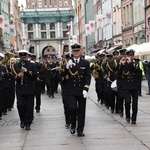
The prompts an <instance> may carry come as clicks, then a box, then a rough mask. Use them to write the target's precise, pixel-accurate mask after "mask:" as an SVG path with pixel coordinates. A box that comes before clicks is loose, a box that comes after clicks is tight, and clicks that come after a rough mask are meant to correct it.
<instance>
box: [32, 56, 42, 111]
mask: <svg viewBox="0 0 150 150" xmlns="http://www.w3.org/2000/svg"><path fill="white" fill-rule="evenodd" d="M30 57H31V62H32V61H33V63H34V64H35V67H36V71H37V79H36V82H35V84H36V93H35V98H36V103H35V109H36V112H37V113H39V112H40V107H41V92H42V82H43V80H44V69H43V66H42V64H41V63H40V62H36V54H33V53H32V54H31V56H30Z"/></svg>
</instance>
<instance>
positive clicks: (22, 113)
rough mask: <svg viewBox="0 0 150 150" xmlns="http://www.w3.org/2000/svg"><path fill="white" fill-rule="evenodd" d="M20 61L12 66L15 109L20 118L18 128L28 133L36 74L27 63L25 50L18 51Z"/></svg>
mask: <svg viewBox="0 0 150 150" xmlns="http://www.w3.org/2000/svg"><path fill="white" fill-rule="evenodd" d="M18 53H19V57H20V61H19V62H17V63H15V64H14V65H13V66H12V70H13V73H14V74H15V75H16V98H17V109H18V113H19V117H20V121H21V123H20V127H21V128H24V127H25V129H26V130H27V131H29V130H30V126H31V123H32V121H33V109H34V95H35V90H36V87H35V81H36V79H37V72H36V68H35V65H34V63H31V62H30V61H28V58H27V54H28V51H27V50H20V51H18Z"/></svg>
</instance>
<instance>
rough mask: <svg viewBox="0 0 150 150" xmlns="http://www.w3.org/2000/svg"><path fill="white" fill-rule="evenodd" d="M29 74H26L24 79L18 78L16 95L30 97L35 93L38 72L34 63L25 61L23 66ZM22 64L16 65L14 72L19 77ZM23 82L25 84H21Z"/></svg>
mask: <svg viewBox="0 0 150 150" xmlns="http://www.w3.org/2000/svg"><path fill="white" fill-rule="evenodd" d="M23 66H24V67H25V68H26V69H27V72H26V73H24V76H23V78H22V79H21V78H19V77H17V76H16V94H17V95H30V94H34V93H35V88H36V86H35V81H36V79H37V71H36V67H35V64H34V63H31V62H29V61H24V65H23ZM21 67H22V64H21V62H18V63H16V64H14V68H13V72H14V73H15V75H17V74H18V73H19V72H21ZM22 81H23V84H21V83H22Z"/></svg>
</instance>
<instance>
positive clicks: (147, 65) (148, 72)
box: [143, 60, 150, 95]
mask: <svg viewBox="0 0 150 150" xmlns="http://www.w3.org/2000/svg"><path fill="white" fill-rule="evenodd" d="M143 66H144V71H145V76H146V79H147V83H148V93H146V95H150V61H147V60H145V61H143Z"/></svg>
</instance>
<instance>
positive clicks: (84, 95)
mask: <svg viewBox="0 0 150 150" xmlns="http://www.w3.org/2000/svg"><path fill="white" fill-rule="evenodd" d="M82 94H83V97H84V98H87V97H88V92H87V91H86V90H83V92H82Z"/></svg>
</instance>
